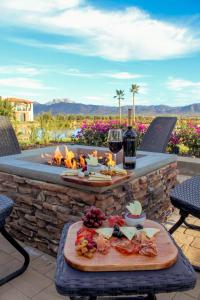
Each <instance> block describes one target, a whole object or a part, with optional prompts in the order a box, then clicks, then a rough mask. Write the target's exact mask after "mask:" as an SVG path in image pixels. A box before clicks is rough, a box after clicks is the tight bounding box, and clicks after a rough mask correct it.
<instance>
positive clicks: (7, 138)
mask: <svg viewBox="0 0 200 300" xmlns="http://www.w3.org/2000/svg"><path fill="white" fill-rule="evenodd" d="M19 153H21V150H20V147H19V143H18V140H17V137H16V135H15V131H14V129H13V127H12V124H11V122H10V120H9V119H8V118H7V117H4V116H0V156H6V155H12V154H19Z"/></svg>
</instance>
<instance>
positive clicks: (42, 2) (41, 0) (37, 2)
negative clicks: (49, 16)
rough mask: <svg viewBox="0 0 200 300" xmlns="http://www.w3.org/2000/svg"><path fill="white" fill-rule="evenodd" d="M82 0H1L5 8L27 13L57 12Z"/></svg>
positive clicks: (78, 3) (76, 4)
mask: <svg viewBox="0 0 200 300" xmlns="http://www.w3.org/2000/svg"><path fill="white" fill-rule="evenodd" d="M82 2H83V1H80V0H30V1H27V0H15V1H12V0H8V1H7V0H1V7H2V8H3V9H5V10H7V9H9V10H14V11H22V12H25V13H28V12H31V13H34V12H36V13H43V12H44V11H45V12H55V11H60V10H63V9H69V8H72V7H76V6H78V5H80V4H81V3H82Z"/></svg>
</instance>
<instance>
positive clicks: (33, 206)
mask: <svg viewBox="0 0 200 300" xmlns="http://www.w3.org/2000/svg"><path fill="white" fill-rule="evenodd" d="M176 167H177V164H176V162H173V163H169V164H167V165H165V166H163V167H161V168H160V169H158V170H156V171H153V172H150V173H148V174H146V175H145V176H141V177H137V178H135V179H132V180H131V181H129V182H128V183H123V184H121V185H120V186H118V187H115V188H113V189H111V190H107V191H105V192H104V193H95V192H92V191H87V190H78V189H75V188H72V187H67V186H62V185H58V184H53V183H46V182H44V181H39V180H32V179H28V178H25V177H21V176H17V175H13V174H8V173H5V172H0V193H1V194H5V195H7V196H9V197H11V198H12V199H13V200H14V201H15V202H16V205H15V207H14V209H13V212H12V215H11V217H10V218H9V220H8V222H7V228H8V229H9V230H10V231H11V232H12V234H13V235H14V236H15V237H16V238H18V239H19V240H21V241H24V242H26V243H28V244H29V243H30V244H31V246H33V247H36V248H38V249H40V250H41V251H44V252H46V253H49V254H53V255H55V254H56V252H57V250H58V244H59V239H60V233H61V230H62V227H63V225H64V224H65V223H66V222H75V221H78V220H80V218H81V216H82V213H83V211H84V209H85V208H86V207H87V206H90V205H95V206H97V207H99V208H101V209H102V210H103V211H104V212H105V213H106V214H108V215H110V214H120V213H122V212H123V211H124V209H125V206H126V204H127V203H128V202H129V201H130V200H132V199H137V200H139V201H141V203H142V205H143V208H144V210H145V211H146V213H147V217H148V218H150V219H152V220H157V221H159V222H163V221H164V220H166V218H167V215H169V214H170V212H171V209H172V207H171V204H170V200H169V192H170V189H171V188H172V187H173V186H174V185H175V184H176V175H177V170H176Z"/></svg>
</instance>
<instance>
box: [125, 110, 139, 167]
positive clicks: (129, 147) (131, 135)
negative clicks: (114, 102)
mask: <svg viewBox="0 0 200 300" xmlns="http://www.w3.org/2000/svg"><path fill="white" fill-rule="evenodd" d="M136 141H137V134H136V132H135V131H134V130H133V129H132V109H128V128H127V130H126V131H125V133H124V135H123V150H124V151H123V167H124V169H129V170H131V169H134V168H135V166H136Z"/></svg>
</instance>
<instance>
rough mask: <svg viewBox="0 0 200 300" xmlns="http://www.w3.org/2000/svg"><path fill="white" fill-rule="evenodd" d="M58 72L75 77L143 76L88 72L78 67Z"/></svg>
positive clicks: (121, 77)
mask: <svg viewBox="0 0 200 300" xmlns="http://www.w3.org/2000/svg"><path fill="white" fill-rule="evenodd" d="M58 73H61V74H63V75H67V76H75V77H93V78H95V77H108V78H114V79H120V80H129V79H135V78H140V77H143V75H142V74H134V73H129V72H111V71H108V72H99V73H88V72H82V71H80V70H79V69H74V68H71V69H67V70H64V71H59V72H58Z"/></svg>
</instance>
